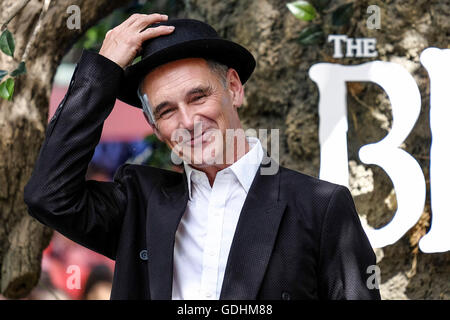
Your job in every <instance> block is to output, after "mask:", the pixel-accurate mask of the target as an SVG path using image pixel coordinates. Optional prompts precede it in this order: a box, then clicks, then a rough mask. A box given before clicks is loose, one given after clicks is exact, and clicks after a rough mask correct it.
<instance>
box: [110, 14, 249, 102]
mask: <svg viewBox="0 0 450 320" xmlns="http://www.w3.org/2000/svg"><path fill="white" fill-rule="evenodd" d="M159 25H169V26H174V27H175V30H174V31H173V32H172V33H170V34H168V35H164V36H160V37H156V38H153V39H150V40H147V41H145V42H144V43H143V44H142V51H141V56H142V59H141V60H140V61H139V62H137V63H135V64H133V65H131V66H128V67H127V68H126V69H125V81H123V83H122V87H121V89H120V92H119V93H118V96H117V97H118V99H120V100H122V101H123V102H125V103H128V104H130V105H132V106H135V107H138V108H142V105H141V101H140V99H139V97H138V95H137V89H138V86H139V83H140V82H141V80H142V79H143V78H144V76H145V75H147V73H148V72H149V71H150V70H151V69H153V68H155V67H158V66H160V65H162V64H165V63H167V62H171V61H174V60H178V59H183V58H193V57H200V58H205V59H212V60H215V61H217V62H220V63H223V64H225V65H227V66H228V67H231V68H233V69H236V71H237V73H238V74H239V78H240V79H241V82H242V84H244V83H245V82H246V81H247V80H248V78H249V77H250V75H251V74H252V72H253V70H254V69H255V65H256V62H255V59H254V58H253V56H252V54H251V53H250V52H249V51H248V50H247V49H245V48H244V47H242V46H240V45H238V44H237V43H234V42H232V41H228V40H225V39H223V38H221V37H220V36H219V35H218V34H217V32H216V30H214V29H213V28H212V27H211V26H210V25H208V24H206V23H204V22H201V21H198V20H193V19H174V20H167V21H163V22H159V23H156V24H153V25H151V26H150V27H157V26H159Z"/></svg>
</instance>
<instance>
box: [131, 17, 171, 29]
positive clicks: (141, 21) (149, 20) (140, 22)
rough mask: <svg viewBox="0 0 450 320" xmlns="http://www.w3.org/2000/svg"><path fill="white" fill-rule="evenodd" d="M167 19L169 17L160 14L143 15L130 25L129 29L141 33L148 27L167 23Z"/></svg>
mask: <svg viewBox="0 0 450 320" xmlns="http://www.w3.org/2000/svg"><path fill="white" fill-rule="evenodd" d="M167 19H168V17H167V15H164V14H159V13H153V14H141V15H139V16H138V17H137V18H136V19H135V20H133V22H132V23H130V25H129V27H130V28H133V29H134V30H138V31H141V30H142V29H144V28H145V27H147V26H148V25H151V24H154V23H157V22H161V21H166V20H167Z"/></svg>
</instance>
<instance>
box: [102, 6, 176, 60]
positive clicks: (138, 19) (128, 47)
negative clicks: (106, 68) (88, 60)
mask: <svg viewBox="0 0 450 320" xmlns="http://www.w3.org/2000/svg"><path fill="white" fill-rule="evenodd" d="M164 20H167V16H166V15H161V14H158V13H154V14H133V15H131V16H130V17H129V18H128V19H127V20H125V21H124V22H122V23H121V24H120V25H118V26H117V27H115V28H113V29H111V30H109V31H108V32H107V33H106V37H105V40H104V41H103V44H102V47H101V49H100V52H99V54H101V55H102V56H104V57H106V58H108V59H110V60H112V61H114V62H115V63H117V64H118V65H119V66H121V67H122V68H125V67H126V66H128V65H129V64H130V63H131V62H132V61H133V60H134V58H135V57H136V55H137V54H138V53H139V51H140V50H141V45H142V43H143V42H144V41H146V40H148V39H152V38H156V37H159V36H161V35H166V34H169V33H171V32H173V30H174V28H175V27H173V26H159V27H156V28H147V29H145V30H144V31H142V30H143V29H144V28H145V27H147V26H148V25H151V24H153V23H157V22H161V21H164ZM141 31H142V32H141Z"/></svg>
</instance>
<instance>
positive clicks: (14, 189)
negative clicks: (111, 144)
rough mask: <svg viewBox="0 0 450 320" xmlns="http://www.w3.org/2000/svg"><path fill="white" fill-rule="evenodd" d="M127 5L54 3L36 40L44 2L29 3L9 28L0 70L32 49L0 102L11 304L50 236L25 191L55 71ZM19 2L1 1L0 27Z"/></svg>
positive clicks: (33, 280) (2, 246)
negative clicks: (74, 8)
mask: <svg viewBox="0 0 450 320" xmlns="http://www.w3.org/2000/svg"><path fill="white" fill-rule="evenodd" d="M129 1H130V0H115V1H110V0H95V1H94V0H83V1H81V0H58V1H51V2H50V6H49V7H48V11H47V12H46V13H45V14H43V15H42V16H41V18H42V20H41V21H40V24H41V28H40V29H38V32H37V33H36V34H35V37H32V34H33V31H34V30H35V28H36V26H37V25H38V20H39V16H40V13H41V11H42V8H43V4H44V1H43V0H40V1H39V0H31V1H30V2H29V3H28V4H27V5H26V6H25V7H24V9H23V10H21V11H20V12H19V13H18V14H17V15H16V16H15V17H14V18H13V19H12V20H11V22H10V23H9V24H8V29H9V30H10V31H11V32H12V34H13V35H14V39H15V43H16V50H15V53H14V60H13V59H12V58H11V57H9V56H6V55H5V54H3V53H1V54H0V65H1V69H4V70H9V71H11V70H13V69H15V68H16V67H17V64H18V62H19V61H21V57H22V58H23V54H24V52H25V48H26V46H27V44H28V45H29V51H28V52H27V56H26V61H25V62H26V68H27V73H26V74H24V75H21V76H19V77H18V78H16V82H15V92H14V96H13V100H12V101H6V100H4V99H0V132H1V137H2V138H1V141H0V154H1V155H2V156H1V157H0V226H1V227H0V270H1V274H0V292H1V294H3V295H4V296H6V297H8V298H20V297H24V296H25V295H27V294H28V293H29V292H30V290H31V289H32V288H33V287H34V286H35V285H36V284H37V282H38V280H39V275H40V270H41V269H40V265H41V256H42V250H43V249H44V248H45V247H47V245H48V243H49V241H50V238H51V235H52V231H51V230H50V229H49V228H47V227H44V226H43V225H42V224H40V223H39V222H37V221H36V220H35V219H33V218H31V217H30V216H29V215H28V213H27V210H26V206H25V204H24V202H23V188H24V186H25V184H26V183H27V181H28V179H29V178H30V175H31V172H32V169H33V166H34V162H35V160H36V157H37V153H38V151H39V148H40V146H41V144H42V141H43V138H44V133H45V128H46V125H47V118H48V107H49V98H50V93H51V88H52V82H53V77H54V74H55V72H56V68H57V67H58V65H59V63H60V61H61V59H62V57H63V55H64V54H65V53H66V52H67V51H68V49H70V47H71V46H72V45H73V44H74V42H75V41H76V40H77V39H78V38H79V37H80V36H81V35H82V34H83V33H84V32H85V31H86V30H87V29H88V28H90V27H91V26H92V25H93V24H95V23H96V22H97V21H98V20H99V19H101V18H103V17H105V16H106V15H107V14H108V13H110V12H111V11H112V10H114V9H115V8H117V7H120V6H123V5H125V4H126V3H127V2H129ZM21 2H22V1H17V0H0V8H1V10H0V22H1V23H4V22H5V21H7V20H8V18H9V17H10V16H11V15H12V13H13V12H14V11H16V9H17V8H18V6H19V5H20V3H21ZM71 5H78V6H79V8H80V9H81V28H80V29H72V30H71V29H69V28H68V27H67V23H66V21H67V19H68V17H69V16H70V15H71V14H72V12H70V13H67V8H68V7H69V6H71Z"/></svg>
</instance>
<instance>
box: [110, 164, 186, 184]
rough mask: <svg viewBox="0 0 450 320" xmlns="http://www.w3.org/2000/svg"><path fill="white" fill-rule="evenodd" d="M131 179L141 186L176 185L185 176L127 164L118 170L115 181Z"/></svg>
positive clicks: (174, 172) (169, 171) (146, 166)
mask: <svg viewBox="0 0 450 320" xmlns="http://www.w3.org/2000/svg"><path fill="white" fill-rule="evenodd" d="M126 178H131V179H132V180H133V181H135V182H137V183H138V184H141V185H147V184H153V185H161V184H163V185H168V186H170V185H175V184H177V183H179V182H180V180H181V179H183V174H182V173H180V172H176V171H171V170H166V169H161V168H157V167H153V166H149V165H143V164H130V163H125V164H123V165H121V166H120V167H119V169H117V171H116V174H115V176H114V179H115V180H117V179H126Z"/></svg>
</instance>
